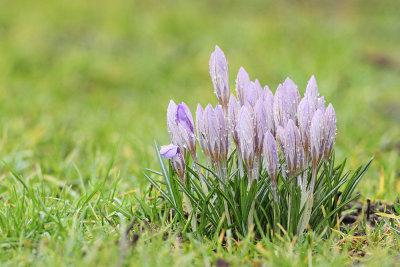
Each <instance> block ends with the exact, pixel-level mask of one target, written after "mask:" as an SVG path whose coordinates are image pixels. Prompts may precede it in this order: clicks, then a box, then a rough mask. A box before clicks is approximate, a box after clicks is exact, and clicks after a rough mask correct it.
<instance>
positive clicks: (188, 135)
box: [176, 102, 196, 159]
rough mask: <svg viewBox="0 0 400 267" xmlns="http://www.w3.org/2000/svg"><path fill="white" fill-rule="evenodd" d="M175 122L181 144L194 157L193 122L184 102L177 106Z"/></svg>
mask: <svg viewBox="0 0 400 267" xmlns="http://www.w3.org/2000/svg"><path fill="white" fill-rule="evenodd" d="M176 122H177V124H178V128H179V131H180V136H181V138H182V141H183V145H184V147H185V148H187V149H188V150H189V152H190V154H191V156H192V157H193V158H194V159H195V158H196V135H195V133H194V123H193V117H192V113H191V112H190V109H189V107H188V106H187V105H186V104H185V103H183V102H182V103H181V104H179V105H178V107H177V111H176Z"/></svg>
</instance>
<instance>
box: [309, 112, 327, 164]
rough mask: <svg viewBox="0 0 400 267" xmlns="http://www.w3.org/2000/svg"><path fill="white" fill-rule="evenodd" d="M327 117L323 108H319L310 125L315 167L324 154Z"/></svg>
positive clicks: (312, 155)
mask: <svg viewBox="0 0 400 267" xmlns="http://www.w3.org/2000/svg"><path fill="white" fill-rule="evenodd" d="M324 123H325V118H324V113H323V111H322V110H321V109H318V110H317V111H316V112H315V113H314V116H313V118H312V120H311V125H310V149H311V157H312V162H313V169H316V168H317V167H318V164H319V162H320V161H321V158H322V155H323V154H324V148H325V147H324V146H325V144H324V137H325V127H324Z"/></svg>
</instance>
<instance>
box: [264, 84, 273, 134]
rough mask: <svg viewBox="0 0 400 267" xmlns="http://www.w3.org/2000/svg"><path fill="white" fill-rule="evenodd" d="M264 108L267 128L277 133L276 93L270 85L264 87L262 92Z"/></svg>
mask: <svg viewBox="0 0 400 267" xmlns="http://www.w3.org/2000/svg"><path fill="white" fill-rule="evenodd" d="M262 99H263V104H264V109H265V120H266V124H267V129H268V130H269V131H271V133H272V134H273V135H275V132H276V131H275V123H274V95H273V94H272V92H271V90H269V88H268V86H265V87H264V91H263V94H262Z"/></svg>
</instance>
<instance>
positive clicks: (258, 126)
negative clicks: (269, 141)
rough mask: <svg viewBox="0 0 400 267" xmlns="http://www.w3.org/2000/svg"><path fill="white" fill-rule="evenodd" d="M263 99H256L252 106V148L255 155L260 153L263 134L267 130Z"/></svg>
mask: <svg viewBox="0 0 400 267" xmlns="http://www.w3.org/2000/svg"><path fill="white" fill-rule="evenodd" d="M263 102H264V101H263V99H261V98H260V99H258V101H257V103H256V105H255V107H254V115H253V118H254V130H255V135H254V148H255V154H256V156H259V155H261V151H262V146H263V140H264V134H265V132H266V131H267V116H266V111H265V108H264V103H263Z"/></svg>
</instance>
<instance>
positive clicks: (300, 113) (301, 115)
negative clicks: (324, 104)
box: [297, 96, 314, 160]
mask: <svg viewBox="0 0 400 267" xmlns="http://www.w3.org/2000/svg"><path fill="white" fill-rule="evenodd" d="M308 99H309V97H308V96H305V97H304V98H303V99H302V100H301V101H300V103H299V106H298V107H297V121H298V124H299V130H300V135H301V141H302V143H303V147H304V152H305V158H306V160H307V159H308V154H309V153H308V151H309V147H310V125H311V118H312V115H313V114H314V111H313V110H314V108H313V107H312V106H311V104H310V102H309V100H308Z"/></svg>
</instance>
